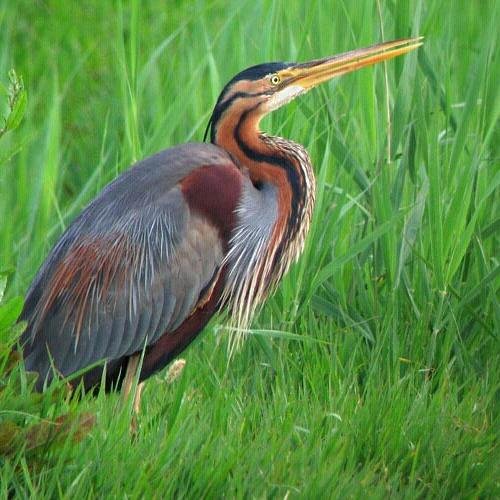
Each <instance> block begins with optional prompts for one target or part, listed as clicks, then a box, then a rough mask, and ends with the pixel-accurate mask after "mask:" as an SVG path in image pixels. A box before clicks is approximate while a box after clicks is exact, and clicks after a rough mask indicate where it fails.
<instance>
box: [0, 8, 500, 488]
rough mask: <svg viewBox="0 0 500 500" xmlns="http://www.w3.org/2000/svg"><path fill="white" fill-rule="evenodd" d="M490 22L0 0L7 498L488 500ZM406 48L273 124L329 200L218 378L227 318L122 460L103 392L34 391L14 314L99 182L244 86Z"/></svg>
mask: <svg viewBox="0 0 500 500" xmlns="http://www.w3.org/2000/svg"><path fill="white" fill-rule="evenodd" d="M499 25H500V16H499V3H498V2H495V0H491V1H488V0H481V1H479V0H457V1H455V2H449V1H447V0H436V1H433V2H424V1H423V0H403V1H398V2H393V1H385V0H380V2H378V1H376V2H374V1H372V0H360V1H357V2H344V1H342V0H341V1H332V2H326V1H315V0H311V1H310V2H288V1H257V2H256V1H243V2H223V1H219V0H214V1H211V2H202V1H198V2H182V1H176V2H173V1H172V2H164V1H153V0H152V1H148V2H139V1H138V0H135V1H133V0H131V1H125V0H123V1H122V2H117V1H102V0H87V1H85V2H68V1H66V0H45V1H32V0H18V1H16V2H12V1H6V0H3V1H0V82H2V84H3V87H0V106H1V109H0V113H2V114H3V116H5V117H7V116H8V114H9V111H11V115H12V113H17V114H18V116H17V117H14V118H11V119H10V122H9V127H10V128H11V129H12V130H9V131H6V132H5V133H4V134H3V136H2V137H0V271H1V273H2V275H3V278H0V300H2V297H1V296H2V295H3V290H4V288H5V286H7V288H6V293H5V297H4V299H5V300H4V302H3V305H2V306H0V307H1V309H0V342H1V343H2V350H1V354H0V496H1V497H2V498H6V497H7V496H8V495H13V496H20V497H26V496H39V497H62V498H73V497H76V498H80V497H82V498H83V497H94V496H102V497H120V498H123V497H124V496H127V497H132V498H133V497H137V496H140V495H144V496H146V497H157V498H165V497H168V496H174V495H175V496H176V497H190V498H196V497H199V496H207V497H219V496H221V495H223V494H224V495H226V496H228V497H245V498H246V497H257V498H263V497H273V498H274V497H275V498H295V497H302V498H325V497H345V496H351V497H359V496H361V495H369V496H370V497H374V498H385V497H387V495H390V496H394V497H409V498H415V497H436V498H442V497H443V498H444V497H481V498H487V497H491V498H493V497H496V498H498V495H499V477H500V474H499V471H500V469H499V463H500V462H499V460H500V454H499V448H498V432H499V429H500V426H499V421H498V409H499V408H498V391H499V381H500V378H499V373H500V366H499V363H500V356H499V343H498V334H499V331H500V328H499V323H500V308H499V302H498V288H499V284H500V283H499V282H500V279H499V267H498V248H499V241H498V240H499V228H500V217H499V210H498V209H499V197H498V192H499V183H500V169H499V168H498V165H499V139H500V138H499V130H498V119H499V114H500V101H499V96H498V82H499V81H500V64H499V61H498V26H499ZM417 34H420V35H424V36H425V37H426V38H425V46H424V47H423V49H421V50H420V51H419V53H418V54H412V55H410V56H408V57H405V58H401V59H398V60H395V61H391V62H390V63H388V64H387V66H386V67H384V66H380V67H377V68H374V69H365V70H363V71H361V72H359V73H357V74H353V75H350V76H347V77H344V78H342V79H339V80H337V81H334V82H332V83H330V84H327V85H324V86H323V87H321V88H320V89H318V90H317V91H315V92H312V93H311V94H309V95H307V96H305V97H303V98H301V99H300V100H299V101H297V102H294V103H292V104H290V105H289V106H288V107H287V108H286V109H283V110H281V111H280V112H278V113H275V114H274V115H273V116H272V117H270V118H268V119H266V121H265V123H264V125H265V127H264V128H265V130H266V131H268V132H270V133H274V134H280V135H283V136H284V137H289V138H292V139H294V140H295V141H298V142H301V143H302V144H304V145H305V146H306V147H307V148H308V150H309V152H310V154H311V156H312V158H313V160H314V163H315V168H316V174H317V177H318V203H317V208H316V213H315V217H314V224H313V228H312V231H311V235H310V238H309V240H308V244H307V248H306V251H305V254H304V256H303V257H302V259H301V260H300V262H299V263H298V264H297V265H296V266H295V267H294V268H293V269H292V271H291V272H290V273H289V275H288V276H287V278H286V279H285V281H284V283H283V284H282V286H281V287H280V288H279V290H278V291H277V293H276V294H275V295H274V297H273V298H271V299H270V300H268V301H267V303H266V305H265V307H264V308H263V310H262V311H261V313H260V314H259V316H258V317H257V318H256V321H255V322H254V325H253V326H254V328H255V329H254V330H252V331H251V332H249V333H250V335H249V338H248V341H247V342H246V343H245V344H244V346H243V348H242V349H241V351H240V352H239V353H238V354H237V355H236V356H235V357H234V358H233V359H231V360H230V361H228V356H227V350H226V345H227V340H226V339H227V332H226V331H225V330H224V326H223V325H224V322H223V320H222V319H221V318H219V319H218V320H215V321H213V322H212V323H211V326H210V327H209V328H207V331H206V332H205V334H204V335H202V337H201V338H200V340H199V341H198V342H197V343H196V344H195V345H194V346H193V347H191V348H190V349H189V350H188V351H187V352H186V353H185V358H186V360H187V364H186V368H185V370H184V372H183V373H182V375H181V377H180V378H179V379H178V380H177V381H176V382H175V383H172V384H169V383H167V382H166V380H165V374H164V373H162V374H160V375H158V376H156V377H154V378H153V379H152V380H150V382H149V383H148V384H147V387H146V390H145V394H144V406H143V410H144V411H143V414H142V415H141V418H140V432H139V434H138V436H137V437H136V439H135V441H134V442H133V443H131V441H130V436H129V434H128V425H129V421H130V408H129V407H126V406H125V407H124V406H123V405H122V404H121V400H120V398H119V397H118V396H116V395H111V396H104V395H100V396H99V397H97V398H96V399H92V398H88V397H85V398H84V400H83V401H82V402H81V403H80V404H79V405H76V404H75V402H74V401H70V400H68V398H67V396H66V394H65V389H64V387H56V388H53V389H52V390H51V391H49V393H47V394H45V395H43V396H32V395H31V394H30V391H29V386H30V381H29V379H27V378H26V374H25V373H24V372H23V370H22V367H21V366H20V365H19V363H17V364H16V358H15V357H13V356H11V355H10V356H9V354H8V353H9V351H10V346H11V345H12V344H13V343H14V342H15V338H16V336H17V335H18V334H19V329H20V327H19V326H17V327H12V325H13V324H14V322H15V319H16V317H17V314H18V313H19V310H20V307H21V304H22V302H21V299H20V298H19V297H20V296H21V295H22V294H23V293H24V292H25V290H26V288H27V287H28V285H29V283H30V280H31V279H32V277H33V275H34V273H35V272H36V269H37V267H38V265H39V264H40V263H41V262H42V260H43V258H44V256H45V255H46V254H47V252H48V251H49V249H50V246H51V245H52V244H53V243H54V241H55V240H56V239H57V237H58V235H59V234H60V233H61V232H62V231H63V229H64V228H65V227H66V225H67V224H68V223H69V221H71V219H72V218H73V217H74V216H75V214H77V213H78V211H79V210H81V208H82V207H83V206H84V205H85V204H86V203H87V202H88V201H89V200H90V199H91V198H92V197H93V196H95V195H96V194H97V193H98V192H99V190H100V189H101V188H102V186H103V185H105V183H106V182H108V181H109V180H110V179H112V178H114V177H115V176H116V175H117V174H118V173H119V172H121V171H122V170H124V169H125V168H126V167H127V166H128V165H130V164H131V163H132V162H134V161H136V160H138V159H140V158H143V157H144V156H147V155H149V154H151V153H153V152H155V151H157V150H159V149H162V148H166V147H169V146H171V145H174V144H177V143H182V142H188V141H201V139H202V137H203V132H204V127H205V125H206V123H207V120H208V118H209V114H210V111H211V107H212V106H213V104H214V102H215V99H216V97H217V95H218V92H219V91H220V89H221V88H222V86H223V84H224V83H225V82H226V81H227V80H228V79H229V78H231V77H232V76H233V75H234V74H235V73H236V72H238V71H239V70H241V69H243V68H245V67H247V66H250V65H252V64H256V63H259V62H264V61H272V60H308V59H311V58H317V57H320V56H324V55H329V54H333V53H337V52H341V51H344V50H348V49H351V48H354V47H359V46H364V45H369V44H371V43H374V42H377V41H379V40H382V39H391V38H399V37H406V36H410V35H417ZM11 68H15V70H16V71H17V73H18V75H21V76H22V78H23V81H24V88H25V90H26V94H24V95H25V97H21V98H20V99H24V100H25V99H26V95H27V106H26V109H25V111H26V113H25V115H24V120H23V121H22V123H21V125H20V126H19V127H17V128H15V127H14V126H13V125H17V124H18V122H19V116H22V112H23V109H21V108H23V107H24V104H22V105H17V107H16V104H15V103H13V102H12V99H11V101H10V102H9V97H8V87H9V70H10V69H11ZM12 90H13V89H12V88H11V96H12V95H13V94H12ZM18 91H19V92H21V91H20V90H19V89H18ZM21 94H22V92H21ZM19 95H20V94H19ZM9 104H10V105H11V108H12V109H10V108H9ZM3 125H4V124H3V123H0V126H2V127H3ZM73 424H75V425H73Z"/></svg>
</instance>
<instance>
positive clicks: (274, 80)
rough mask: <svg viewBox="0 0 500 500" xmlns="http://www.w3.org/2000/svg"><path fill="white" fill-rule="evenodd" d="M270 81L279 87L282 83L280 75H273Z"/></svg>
mask: <svg viewBox="0 0 500 500" xmlns="http://www.w3.org/2000/svg"><path fill="white" fill-rule="evenodd" d="M270 80H271V83H272V84H273V85H278V83H280V82H281V78H280V77H279V76H278V75H272V76H271V78H270Z"/></svg>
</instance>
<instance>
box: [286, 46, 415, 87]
mask: <svg viewBox="0 0 500 500" xmlns="http://www.w3.org/2000/svg"><path fill="white" fill-rule="evenodd" d="M422 40H423V37H417V38H405V39H402V40H394V41H391V42H384V43H379V44H377V45H373V46H371V47H366V48H364V49H357V50H352V51H350V52H345V53H344V54H340V55H336V56H333V57H325V58H323V59H316V60H314V61H309V62H306V63H300V64H297V65H295V66H291V67H289V68H286V69H284V70H282V71H279V72H278V75H279V76H280V78H281V80H282V82H283V86H284V87H287V86H289V85H299V86H300V87H302V88H303V89H304V90H309V89H311V88H313V87H315V86H316V85H319V84H320V83H323V82H326V81H327V80H330V79H331V78H334V77H336V76H340V75H345V74H346V73H351V72H352V71H356V70H358V69H360V68H364V67H365V66H371V65H372V64H377V63H380V62H382V61H387V60H389V59H392V58H393V57H397V56H401V55H403V54H406V53H408V52H411V51H412V50H415V49H417V48H418V47H420V46H421V45H422V44H423V41H422Z"/></svg>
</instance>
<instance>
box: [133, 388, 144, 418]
mask: <svg viewBox="0 0 500 500" xmlns="http://www.w3.org/2000/svg"><path fill="white" fill-rule="evenodd" d="M143 389H144V382H140V383H139V384H137V389H136V391H135V396H134V413H135V414H136V415H139V412H140V410H141V396H142V390H143Z"/></svg>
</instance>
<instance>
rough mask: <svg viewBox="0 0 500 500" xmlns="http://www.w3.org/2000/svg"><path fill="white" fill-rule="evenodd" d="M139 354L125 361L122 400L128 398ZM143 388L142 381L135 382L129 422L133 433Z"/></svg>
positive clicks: (135, 429)
mask: <svg viewBox="0 0 500 500" xmlns="http://www.w3.org/2000/svg"><path fill="white" fill-rule="evenodd" d="M139 360H140V356H139V355H138V354H137V355H135V356H131V357H130V358H129V360H128V363H127V371H126V372H125V379H124V380H123V389H122V391H123V401H124V402H126V401H127V400H128V398H129V395H130V391H131V390H132V386H133V384H134V378H135V376H136V374H137V367H138V365H139ZM143 388H144V382H141V383H139V384H137V387H136V390H135V394H134V402H133V408H134V414H133V415H132V420H131V422H130V432H131V433H132V434H133V435H135V434H136V432H137V417H138V415H139V410H140V404H141V394H142V389H143Z"/></svg>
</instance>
